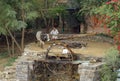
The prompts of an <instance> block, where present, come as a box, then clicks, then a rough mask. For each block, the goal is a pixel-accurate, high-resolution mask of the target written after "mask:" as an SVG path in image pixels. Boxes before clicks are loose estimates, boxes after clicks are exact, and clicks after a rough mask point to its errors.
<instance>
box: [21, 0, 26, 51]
mask: <svg viewBox="0 0 120 81" xmlns="http://www.w3.org/2000/svg"><path fill="white" fill-rule="evenodd" d="M23 3H24V0H22V4H23ZM21 11H22V15H21V17H22V21H23V22H25V12H24V9H23V8H22V10H21ZM24 36H25V28H22V39H21V51H22V52H23V50H24Z"/></svg>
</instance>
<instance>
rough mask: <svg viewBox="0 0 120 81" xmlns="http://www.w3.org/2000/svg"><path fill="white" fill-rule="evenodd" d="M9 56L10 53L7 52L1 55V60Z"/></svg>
mask: <svg viewBox="0 0 120 81" xmlns="http://www.w3.org/2000/svg"><path fill="white" fill-rule="evenodd" d="M8 56H9V55H8V52H6V51H4V52H1V53H0V58H7V57H8Z"/></svg>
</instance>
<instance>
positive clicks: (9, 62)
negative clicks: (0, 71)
mask: <svg viewBox="0 0 120 81" xmlns="http://www.w3.org/2000/svg"><path fill="white" fill-rule="evenodd" d="M16 59H17V57H11V58H8V61H7V63H6V64H5V65H4V66H12V64H13V63H14V62H15V60H16Z"/></svg>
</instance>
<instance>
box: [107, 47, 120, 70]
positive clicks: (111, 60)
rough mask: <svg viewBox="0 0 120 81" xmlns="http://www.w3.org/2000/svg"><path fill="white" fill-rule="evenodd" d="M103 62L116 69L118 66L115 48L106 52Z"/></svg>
mask: <svg viewBox="0 0 120 81" xmlns="http://www.w3.org/2000/svg"><path fill="white" fill-rule="evenodd" d="M105 61H106V64H107V65H110V66H111V67H114V68H118V67H119V66H120V58H119V51H118V50H117V49H116V48H111V49H109V50H108V51H107V52H106V56H105Z"/></svg>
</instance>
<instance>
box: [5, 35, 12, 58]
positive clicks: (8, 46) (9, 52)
mask: <svg viewBox="0 0 120 81" xmlns="http://www.w3.org/2000/svg"><path fill="white" fill-rule="evenodd" d="M5 37H6V42H7V50H8V54H9V56H10V57H11V51H10V44H9V40H8V37H7V36H6V35H5Z"/></svg>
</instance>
